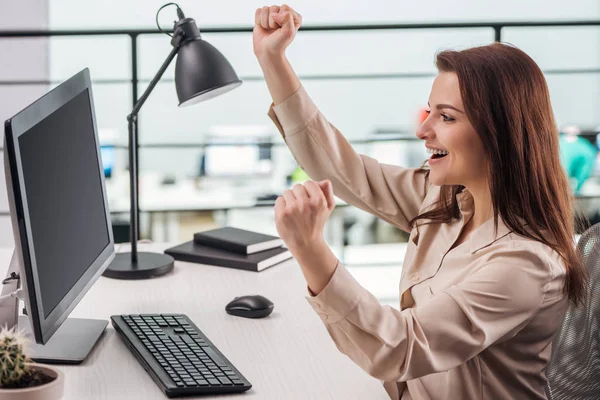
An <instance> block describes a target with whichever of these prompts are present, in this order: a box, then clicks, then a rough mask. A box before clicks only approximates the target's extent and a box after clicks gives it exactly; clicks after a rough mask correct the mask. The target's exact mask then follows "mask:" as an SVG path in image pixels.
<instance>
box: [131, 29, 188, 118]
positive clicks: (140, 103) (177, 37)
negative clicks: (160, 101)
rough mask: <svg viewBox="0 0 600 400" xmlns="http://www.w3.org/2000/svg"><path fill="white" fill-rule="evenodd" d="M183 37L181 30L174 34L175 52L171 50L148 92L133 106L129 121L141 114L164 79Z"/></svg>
mask: <svg viewBox="0 0 600 400" xmlns="http://www.w3.org/2000/svg"><path fill="white" fill-rule="evenodd" d="M183 35H184V33H183V31H181V30H177V31H176V32H175V33H174V35H173V40H172V41H171V44H172V45H173V50H171V52H170V53H169V55H168V56H167V58H166V60H165V61H164V62H163V64H162V65H161V66H160V68H159V69H158V72H156V75H154V78H152V80H151V81H150V84H149V85H148V87H147V88H146V90H145V91H144V93H143V94H142V96H141V97H140V98H139V99H138V101H137V102H136V103H135V105H134V106H133V110H132V111H131V114H129V115H128V116H127V120H130V119H131V118H133V117H135V116H137V114H138V113H139V112H140V109H141V108H142V106H143V105H144V103H145V102H146V100H147V99H148V97H149V96H150V93H151V92H152V90H154V87H155V86H156V84H157V83H158V81H160V78H162V76H163V74H164V73H165V71H166V70H167V68H168V67H169V64H171V61H173V59H174V58H175V56H176V55H177V52H178V51H179V49H180V48H181V44H182V43H183Z"/></svg>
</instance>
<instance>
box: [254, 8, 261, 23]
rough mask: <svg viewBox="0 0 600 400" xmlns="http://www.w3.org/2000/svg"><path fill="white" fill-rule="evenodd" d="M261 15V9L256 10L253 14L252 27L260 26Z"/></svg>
mask: <svg viewBox="0 0 600 400" xmlns="http://www.w3.org/2000/svg"><path fill="white" fill-rule="evenodd" d="M261 13H262V8H257V9H256V11H255V12H254V25H258V26H260V14H261Z"/></svg>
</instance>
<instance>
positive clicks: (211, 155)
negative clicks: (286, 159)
mask: <svg viewBox="0 0 600 400" xmlns="http://www.w3.org/2000/svg"><path fill="white" fill-rule="evenodd" d="M258 140H260V138H258V139H256V138H246V139H244V138H225V139H221V140H220V141H219V142H211V141H210V140H209V141H208V144H207V145H206V146H205V148H204V153H203V154H202V158H201V165H200V175H201V176H207V177H215V178H228V177H231V178H235V177H245V178H247V177H252V176H265V175H269V174H271V173H272V172H273V160H272V147H273V145H272V143H269V142H262V143H261V142H259V141H258Z"/></svg>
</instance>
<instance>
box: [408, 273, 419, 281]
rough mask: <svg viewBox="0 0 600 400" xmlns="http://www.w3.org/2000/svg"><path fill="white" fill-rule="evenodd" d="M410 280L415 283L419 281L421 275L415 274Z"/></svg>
mask: <svg viewBox="0 0 600 400" xmlns="http://www.w3.org/2000/svg"><path fill="white" fill-rule="evenodd" d="M410 279H412V280H413V281H418V280H419V275H417V274H414V275H413V276H411V277H410Z"/></svg>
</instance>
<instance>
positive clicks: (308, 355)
mask: <svg viewBox="0 0 600 400" xmlns="http://www.w3.org/2000/svg"><path fill="white" fill-rule="evenodd" d="M117 246H118V247H120V249H119V251H127V246H125V245H121V246H119V245H117ZM168 247H170V245H167V244H153V245H146V244H140V246H139V249H140V251H155V252H162V251H163V250H164V249H166V248H168ZM11 254H12V249H1V250H0V262H1V263H2V265H3V266H5V268H7V266H8V264H9V261H10V257H11ZM246 294H260V295H263V296H265V297H267V298H268V299H270V300H271V301H273V303H274V304H275V309H274V311H273V313H272V314H271V315H270V316H268V317H267V318H263V319H246V318H240V317H234V316H231V315H229V314H227V313H226V312H225V305H226V304H227V303H228V302H229V301H231V300H232V299H233V298H234V297H236V296H240V295H246ZM306 295H307V292H306V283H305V280H304V278H303V276H302V272H301V271H300V268H299V267H298V266H297V265H296V263H295V261H294V260H289V261H286V262H284V263H282V264H280V265H277V266H274V267H272V268H269V269H266V270H264V271H262V272H260V273H256V272H249V271H241V270H236V269H230V268H221V267H214V266H206V265H200V264H191V263H182V262H179V261H176V262H175V269H174V271H173V272H172V273H170V274H168V275H165V276H163V277H160V278H156V279H149V280H140V281H128V280H113V279H109V278H105V277H101V278H100V279H99V280H98V281H97V282H96V283H95V284H94V286H93V287H92V288H91V289H90V291H89V292H88V293H87V294H86V295H85V296H84V297H83V299H82V301H81V302H80V303H79V305H77V307H76V308H75V309H74V311H73V312H72V313H71V317H74V318H99V319H105V320H109V318H110V316H111V315H116V314H140V313H151V314H153V313H182V314H187V315H188V316H189V317H190V319H191V320H192V321H193V322H194V323H195V324H196V325H197V326H198V327H199V328H200V329H201V330H202V331H203V332H204V333H205V334H206V335H207V336H208V338H209V339H210V340H211V341H212V342H213V343H214V344H215V345H216V346H217V347H218V348H219V350H221V352H222V353H223V354H224V355H225V356H226V357H227V358H228V359H229V360H230V361H231V362H232V363H233V364H234V365H235V366H236V368H238V369H239V370H240V372H241V373H242V374H243V375H244V376H245V377H246V378H247V379H248V380H249V381H250V382H251V383H252V385H253V387H252V389H250V390H249V391H248V392H245V393H244V394H241V395H227V396H225V395H222V396H206V397H201V399H207V400H208V399H213V398H215V399H216V398H219V399H221V398H228V399H257V400H258V399H260V400H269V399H273V400H282V399H285V400H295V399H298V400H306V399H318V400H326V399H335V400H337V399H344V400H363V399H371V400H377V399H381V400H385V399H389V397H388V396H387V394H386V393H385V390H384V389H383V387H382V385H381V383H380V382H379V381H378V380H377V379H375V378H372V377H370V376H369V375H368V374H367V373H366V372H364V371H362V370H361V369H360V368H359V367H358V366H356V365H355V364H354V363H353V362H352V361H350V359H348V358H347V357H346V356H345V355H343V354H342V353H340V352H339V351H338V349H337V348H336V346H335V344H334V342H333V341H332V340H331V338H330V337H329V335H328V333H327V331H326V329H325V327H324V325H323V324H322V322H321V320H320V318H319V316H318V315H317V314H316V313H315V312H314V310H313V309H312V308H311V307H310V305H309V304H308V302H307V301H306V299H305V298H304V297H305V296H306ZM59 368H60V369H61V370H62V371H63V372H64V373H65V396H64V399H65V400H67V399H68V400H71V399H73V400H74V399H78V400H84V399H107V400H108V399H110V400H119V399H144V400H151V399H165V398H166V397H165V396H164V394H163V392H161V391H160V390H159V388H158V386H157V385H156V384H155V383H154V381H153V380H152V379H151V378H150V375H148V374H147V373H146V371H145V370H144V368H143V367H142V365H141V364H140V363H139V362H138V361H137V359H136V358H135V357H134V356H133V354H132V353H131V351H130V350H129V349H128V348H127V347H126V345H125V344H124V343H123V341H122V340H121V338H120V337H119V336H118V334H117V333H116V332H115V331H114V329H113V328H112V326H111V325H110V324H109V327H108V328H107V329H106V331H105V332H104V335H103V337H101V339H100V341H99V343H98V344H97V345H96V347H95V348H94V349H93V350H92V353H91V354H90V356H89V358H88V359H87V360H86V361H85V362H84V363H82V364H80V365H75V366H59ZM198 398H200V397H198Z"/></svg>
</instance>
